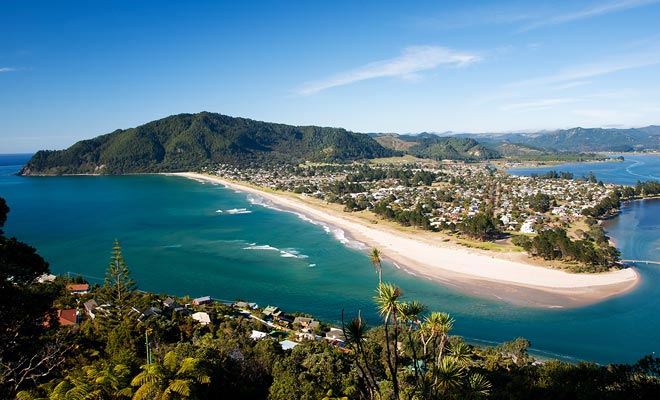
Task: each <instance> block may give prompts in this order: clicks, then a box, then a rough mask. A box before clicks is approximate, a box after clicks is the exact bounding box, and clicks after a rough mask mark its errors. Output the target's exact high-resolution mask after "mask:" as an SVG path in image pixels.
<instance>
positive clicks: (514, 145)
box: [369, 125, 660, 156]
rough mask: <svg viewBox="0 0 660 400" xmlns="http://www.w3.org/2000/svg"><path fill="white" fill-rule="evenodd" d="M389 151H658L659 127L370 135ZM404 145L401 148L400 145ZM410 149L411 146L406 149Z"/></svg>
mask: <svg viewBox="0 0 660 400" xmlns="http://www.w3.org/2000/svg"><path fill="white" fill-rule="evenodd" d="M369 135H370V136H371V137H373V138H375V139H376V140H377V141H378V142H379V143H381V144H383V145H384V146H386V147H390V148H399V149H402V150H403V149H407V148H408V147H406V146H410V143H412V142H417V143H420V144H421V143H425V142H428V139H429V138H444V139H461V138H462V139H473V140H475V141H477V142H478V143H479V144H481V145H483V146H485V147H486V148H488V149H490V150H491V151H494V152H497V153H499V154H500V155H501V156H509V155H534V154H552V153H580V152H631V151H648V150H660V126H655V125H651V126H646V127H643V128H629V129H608V128H572V129H562V130H555V131H543V132H529V133H520V132H515V133H451V132H444V133H429V132H422V133H419V134H405V135H398V134H392V133H371V134H369ZM401 143H404V144H405V145H402V144H401ZM410 147H412V146H410Z"/></svg>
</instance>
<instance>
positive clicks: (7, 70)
mask: <svg viewBox="0 0 660 400" xmlns="http://www.w3.org/2000/svg"><path fill="white" fill-rule="evenodd" d="M11 71H16V68H11V67H0V72H11Z"/></svg>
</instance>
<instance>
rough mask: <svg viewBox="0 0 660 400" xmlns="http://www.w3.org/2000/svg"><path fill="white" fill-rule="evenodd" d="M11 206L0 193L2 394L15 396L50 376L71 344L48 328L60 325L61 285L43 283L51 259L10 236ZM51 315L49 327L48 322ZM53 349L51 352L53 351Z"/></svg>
mask: <svg viewBox="0 0 660 400" xmlns="http://www.w3.org/2000/svg"><path fill="white" fill-rule="evenodd" d="M8 212H9V207H8V206H7V203H6V201H5V200H4V199H3V198H1V197H0V315H1V316H2V317H1V318H0V397H3V398H4V397H11V396H10V394H9V393H10V391H15V390H18V389H19V388H20V386H21V385H22V384H23V383H25V382H27V381H33V382H34V381H37V380H40V379H43V378H45V377H46V376H47V375H48V374H49V373H50V372H51V371H52V370H53V369H54V368H56V367H57V366H58V365H59V364H60V363H61V362H62V360H63V357H62V355H63V352H65V350H67V349H68V347H67V346H65V345H64V344H63V343H61V342H57V341H55V340H53V341H52V343H51V341H49V340H47V339H46V338H44V336H43V335H44V334H45V333H47V332H48V331H49V330H54V329H56V328H57V322H56V321H57V317H56V315H55V313H54V310H53V309H52V304H53V301H54V300H55V298H56V297H57V295H58V292H59V290H60V287H59V286H57V285H56V284H52V283H43V284H42V283H38V282H37V280H36V279H37V277H39V276H40V275H42V274H45V273H48V272H49V268H48V263H47V262H46V261H45V260H44V259H43V258H42V257H41V256H40V255H39V254H37V251H36V249H34V248H33V247H31V246H29V245H27V244H25V243H23V242H20V241H18V240H17V239H16V238H7V237H5V235H4V231H2V228H3V227H4V224H5V222H6V221H7V214H8ZM44 321H48V322H49V324H48V327H47V326H46V324H44ZM47 352H50V353H47Z"/></svg>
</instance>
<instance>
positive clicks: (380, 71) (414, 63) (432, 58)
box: [296, 46, 480, 96]
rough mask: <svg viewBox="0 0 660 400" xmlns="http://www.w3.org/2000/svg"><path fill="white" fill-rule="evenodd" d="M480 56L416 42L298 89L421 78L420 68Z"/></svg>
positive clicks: (306, 92)
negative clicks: (387, 56)
mask: <svg viewBox="0 0 660 400" xmlns="http://www.w3.org/2000/svg"><path fill="white" fill-rule="evenodd" d="M479 60H480V57H479V56H478V55H476V54H470V53H462V52H457V51H454V50H452V49H448V48H445V47H439V46H413V47H408V48H406V49H405V50H404V51H403V53H402V54H401V55H400V56H398V57H394V58H390V59H387V60H381V61H375V62H372V63H369V64H366V65H363V66H361V67H358V68H355V69H352V70H349V71H346V72H342V73H340V74H337V75H334V76H331V77H328V78H325V79H322V80H318V81H313V82H308V83H306V84H304V85H303V86H302V87H301V88H300V89H298V90H297V91H296V92H297V93H298V94H300V95H303V96H309V95H312V94H315V93H318V92H321V91H323V90H326V89H330V88H333V87H336V86H343V85H348V84H351V83H355V82H360V81H364V80H367V79H374V78H384V77H397V78H402V79H407V80H413V81H414V80H419V79H420V75H419V72H421V71H427V70H431V69H434V68H437V67H439V66H441V65H453V66H464V65H467V64H470V63H473V62H477V61H479Z"/></svg>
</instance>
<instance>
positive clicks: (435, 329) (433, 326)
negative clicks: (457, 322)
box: [420, 312, 454, 365]
mask: <svg viewBox="0 0 660 400" xmlns="http://www.w3.org/2000/svg"><path fill="white" fill-rule="evenodd" d="M453 327H454V318H452V317H451V316H450V315H449V314H448V313H446V312H432V313H431V315H429V316H428V317H426V318H425V320H424V323H423V324H422V330H421V332H420V333H421V335H422V342H423V343H424V355H425V356H426V355H427V354H428V353H427V346H428V344H429V342H430V341H431V340H433V339H435V338H438V339H440V344H439V346H438V347H437V355H438V359H437V365H440V361H441V360H442V355H443V352H444V349H445V345H446V344H447V338H448V335H449V331H450V330H451V329H452V328H453Z"/></svg>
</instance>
